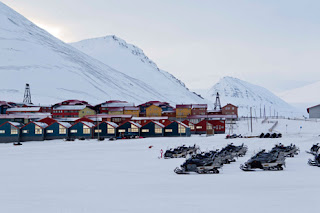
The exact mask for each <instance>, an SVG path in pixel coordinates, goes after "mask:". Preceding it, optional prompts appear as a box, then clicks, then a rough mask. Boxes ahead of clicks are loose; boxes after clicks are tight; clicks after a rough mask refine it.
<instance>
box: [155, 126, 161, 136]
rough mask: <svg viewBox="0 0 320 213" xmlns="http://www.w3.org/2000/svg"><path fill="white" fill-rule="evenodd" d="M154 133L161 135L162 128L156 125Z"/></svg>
mask: <svg viewBox="0 0 320 213" xmlns="http://www.w3.org/2000/svg"><path fill="white" fill-rule="evenodd" d="M154 132H155V133H156V134H161V133H162V128H161V127H160V126H158V125H154Z"/></svg>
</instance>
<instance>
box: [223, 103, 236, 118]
mask: <svg viewBox="0 0 320 213" xmlns="http://www.w3.org/2000/svg"><path fill="white" fill-rule="evenodd" d="M222 114H223V115H236V116H237V117H238V107H236V106H233V105H232V104H227V105H225V106H224V107H222Z"/></svg>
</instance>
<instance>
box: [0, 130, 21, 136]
mask: <svg viewBox="0 0 320 213" xmlns="http://www.w3.org/2000/svg"><path fill="white" fill-rule="evenodd" d="M5 133H6V131H5V130H0V134H5ZM10 134H11V135H17V134H18V130H17V129H11V131H10Z"/></svg>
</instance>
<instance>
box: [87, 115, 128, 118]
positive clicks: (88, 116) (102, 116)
mask: <svg viewBox="0 0 320 213" xmlns="http://www.w3.org/2000/svg"><path fill="white" fill-rule="evenodd" d="M86 117H87V118H90V119H91V118H94V117H97V118H131V117H132V115H109V114H96V115H87V116H86Z"/></svg>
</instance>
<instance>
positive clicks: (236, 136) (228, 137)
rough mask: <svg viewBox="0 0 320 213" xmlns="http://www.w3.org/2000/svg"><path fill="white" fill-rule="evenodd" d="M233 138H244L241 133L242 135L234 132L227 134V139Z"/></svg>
mask: <svg viewBox="0 0 320 213" xmlns="http://www.w3.org/2000/svg"><path fill="white" fill-rule="evenodd" d="M233 138H243V136H242V135H241V134H240V135H237V134H232V135H227V136H226V139H233Z"/></svg>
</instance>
